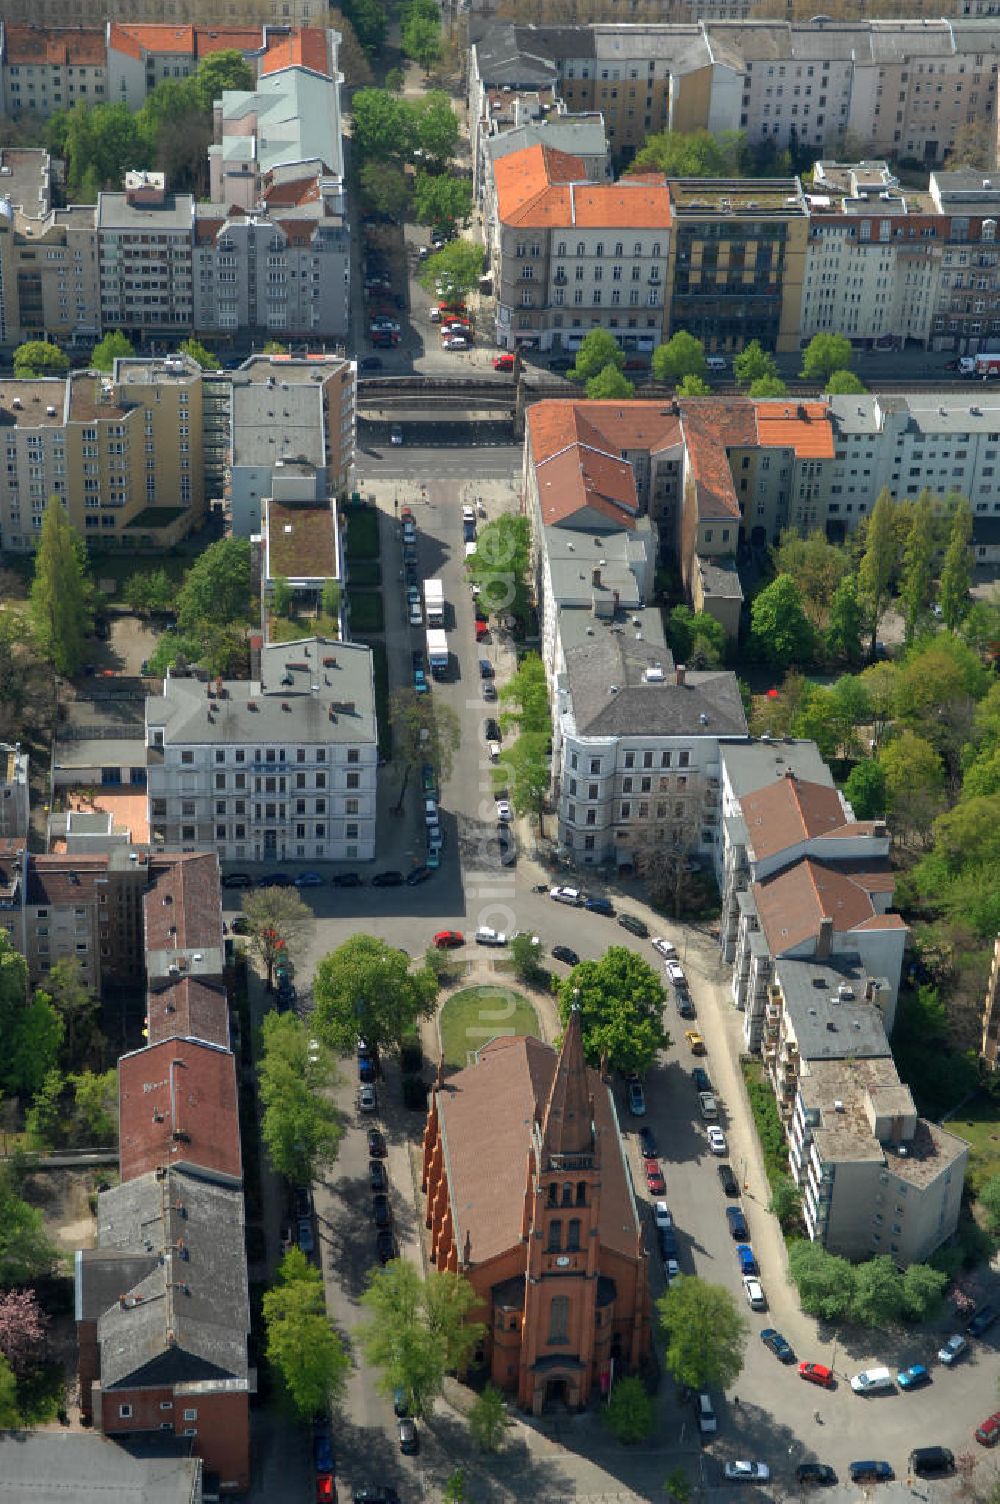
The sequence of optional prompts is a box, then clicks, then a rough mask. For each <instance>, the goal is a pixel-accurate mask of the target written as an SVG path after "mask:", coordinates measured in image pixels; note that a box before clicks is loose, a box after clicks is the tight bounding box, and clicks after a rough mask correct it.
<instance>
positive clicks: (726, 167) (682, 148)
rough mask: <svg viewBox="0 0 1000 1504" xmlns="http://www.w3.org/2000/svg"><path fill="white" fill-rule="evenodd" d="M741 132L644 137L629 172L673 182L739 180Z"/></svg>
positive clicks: (742, 135)
mask: <svg viewBox="0 0 1000 1504" xmlns="http://www.w3.org/2000/svg"><path fill="white" fill-rule="evenodd" d="M745 141H746V137H745V136H744V134H743V132H742V131H718V132H715V131H706V130H696V131H661V132H658V133H657V134H656V135H652V136H647V137H646V140H645V142H644V143H643V145H642V146H641V147H640V149H639V150H638V152H636V155H635V159H634V161H633V162H632V165H631V167H630V168H629V171H630V172H663V173H666V174H667V176H668V177H675V178H731V177H743V176H744V172H743V148H744V145H745Z"/></svg>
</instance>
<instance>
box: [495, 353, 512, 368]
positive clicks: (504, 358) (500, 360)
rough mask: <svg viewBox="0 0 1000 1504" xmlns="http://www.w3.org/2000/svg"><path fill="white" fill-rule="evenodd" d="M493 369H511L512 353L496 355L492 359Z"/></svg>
mask: <svg viewBox="0 0 1000 1504" xmlns="http://www.w3.org/2000/svg"><path fill="white" fill-rule="evenodd" d="M493 369H494V371H512V370H513V369H514V357H513V355H498V356H496V358H495V359H494V361H493Z"/></svg>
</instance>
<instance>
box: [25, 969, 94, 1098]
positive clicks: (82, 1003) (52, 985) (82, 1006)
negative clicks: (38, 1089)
mask: <svg viewBox="0 0 1000 1504" xmlns="http://www.w3.org/2000/svg"><path fill="white" fill-rule="evenodd" d="M35 996H36V997H43V998H44V999H45V1000H46V1002H48V1003H51V1004H52V1006H53V1008H54V1009H55V1011H56V1013H57V1014H58V1016H59V1018H60V1019H61V1020H62V1025H63V1053H62V1065H63V1068H64V1070H67V1071H74V1070H79V1069H80V1068H81V1067H82V1066H83V1065H84V1064H85V1063H86V1062H87V1060H89V1059H92V1058H93V1057H94V1056H95V1055H99V1054H100V1049H101V1045H102V1043H103V1036H102V1034H101V1026H100V1017H101V1004H100V999H99V998H98V997H97V996H96V994H95V993H93V992H92V991H91V989H90V988H89V987H88V986H87V984H86V982H85V981H84V976H83V969H82V967H81V966H80V963H79V961H78V960H77V959H76V957H75V956H66V957H64V958H63V959H62V960H60V961H54V962H53V963H52V966H51V967H50V969H49V972H48V975H47V976H46V978H45V987H44V989H43V988H39V989H38V991H37V992H36V994H35Z"/></svg>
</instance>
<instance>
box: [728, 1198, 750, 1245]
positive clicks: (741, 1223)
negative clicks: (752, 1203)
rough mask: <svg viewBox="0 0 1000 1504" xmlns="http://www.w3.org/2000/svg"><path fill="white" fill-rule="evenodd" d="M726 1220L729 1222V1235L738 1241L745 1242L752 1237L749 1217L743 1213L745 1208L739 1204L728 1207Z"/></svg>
mask: <svg viewBox="0 0 1000 1504" xmlns="http://www.w3.org/2000/svg"><path fill="white" fill-rule="evenodd" d="M726 1221H727V1222H728V1223H729V1236H730V1237H731V1238H733V1239H735V1241H736V1242H737V1243H745V1242H747V1240H748V1239H749V1237H750V1229H749V1227H748V1226H747V1219H746V1217H744V1215H743V1209H742V1207H739V1206H727V1207H726Z"/></svg>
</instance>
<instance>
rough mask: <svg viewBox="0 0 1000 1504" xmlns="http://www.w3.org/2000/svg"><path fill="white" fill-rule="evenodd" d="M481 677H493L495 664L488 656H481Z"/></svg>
mask: <svg viewBox="0 0 1000 1504" xmlns="http://www.w3.org/2000/svg"><path fill="white" fill-rule="evenodd" d="M479 677H480V679H492V678H493V665H492V663H491V662H490V660H489V659H488V658H480V660H479Z"/></svg>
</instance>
